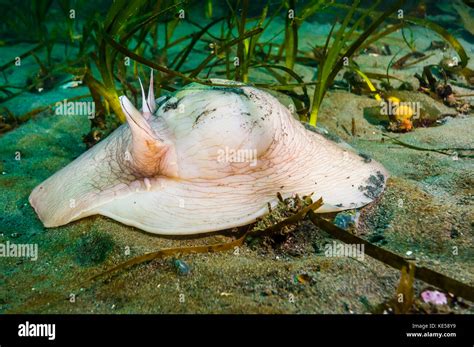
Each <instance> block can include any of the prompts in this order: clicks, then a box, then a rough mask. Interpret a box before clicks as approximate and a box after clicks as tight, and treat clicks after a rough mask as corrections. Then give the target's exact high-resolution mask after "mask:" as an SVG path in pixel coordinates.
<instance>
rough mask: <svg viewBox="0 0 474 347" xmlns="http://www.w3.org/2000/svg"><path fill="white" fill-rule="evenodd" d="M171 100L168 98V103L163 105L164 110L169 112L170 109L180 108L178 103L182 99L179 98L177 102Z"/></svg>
mask: <svg viewBox="0 0 474 347" xmlns="http://www.w3.org/2000/svg"><path fill="white" fill-rule="evenodd" d="M170 101H171V99H170V100H168V101H167V102H166V104H165V105H164V106H163V112H168V111H169V110H176V109H177V108H178V104H179V101H180V100H177V101H175V102H170Z"/></svg>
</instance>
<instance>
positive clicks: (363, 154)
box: [359, 152, 372, 164]
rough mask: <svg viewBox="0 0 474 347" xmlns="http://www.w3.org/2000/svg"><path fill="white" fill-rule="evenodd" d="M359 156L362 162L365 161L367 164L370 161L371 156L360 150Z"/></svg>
mask: <svg viewBox="0 0 474 347" xmlns="http://www.w3.org/2000/svg"><path fill="white" fill-rule="evenodd" d="M359 157H361V158H362V159H364V163H367V164H368V163H370V162H371V161H372V158H371V157H370V156H369V155H367V154H365V153H362V152H360V153H359Z"/></svg>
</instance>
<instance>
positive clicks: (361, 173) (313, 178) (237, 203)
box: [30, 80, 387, 234]
mask: <svg viewBox="0 0 474 347" xmlns="http://www.w3.org/2000/svg"><path fill="white" fill-rule="evenodd" d="M217 82H218V83H221V84H223V83H231V82H228V81H223V80H218V81H217ZM143 100H144V103H143V107H142V112H139V111H138V110H136V109H135V108H134V106H133V105H132V104H131V103H130V101H129V100H128V99H127V98H126V97H121V99H120V101H121V104H122V108H123V110H124V112H125V114H126V115H127V124H124V125H122V126H121V127H120V128H118V129H117V130H116V131H115V132H114V133H112V134H111V135H110V136H109V137H108V138H107V139H105V140H104V141H102V142H101V143H99V144H97V145H96V146H95V147H93V148H92V149H90V150H89V151H87V152H85V153H84V154H83V155H82V156H80V157H79V158H77V159H76V160H75V161H73V162H72V163H71V164H69V165H68V166H66V167H65V168H64V169H62V170H60V171H59V172H57V173H56V174H54V175H53V176H51V177H50V178H49V179H47V180H46V181H44V182H43V183H41V184H40V185H39V186H37V187H36V188H35V189H34V190H33V192H32V193H31V195H30V203H31V205H32V206H33V207H34V208H35V210H36V212H37V214H38V216H39V217H40V219H41V220H42V221H43V223H44V225H45V226H46V227H54V226H60V225H64V224H67V223H69V222H70V221H73V220H77V219H80V218H84V217H86V216H90V215H94V214H101V215H105V216H108V217H110V218H113V219H115V220H117V221H119V222H122V223H124V224H127V225H132V226H135V227H137V228H140V229H142V230H145V231H148V232H152V233H157V234H195V233H203V232H210V231H217V230H222V229H226V228H231V227H235V226H240V225H245V224H249V223H252V222H254V221H255V220H256V218H258V217H261V216H263V215H264V214H266V213H268V203H270V204H271V205H275V204H276V202H277V201H276V194H277V192H280V193H281V194H282V196H284V197H287V196H291V195H293V194H300V195H301V196H302V195H309V194H311V193H314V194H313V198H315V199H317V198H319V197H320V196H322V197H323V199H324V203H325V204H324V205H323V207H322V208H321V209H319V210H318V212H330V211H340V210H344V209H350V208H357V207H361V206H363V205H365V204H367V203H369V202H371V201H373V200H374V199H375V198H376V197H377V196H378V195H379V194H380V193H381V192H382V191H383V189H384V186H385V182H386V177H387V173H386V171H385V170H384V168H383V167H382V166H381V165H380V164H378V163H376V162H374V161H369V160H367V159H366V158H363V157H361V156H359V155H357V154H356V153H354V152H353V151H352V150H351V149H350V148H348V147H347V146H346V147H344V146H340V145H339V144H336V143H334V142H332V141H329V140H327V139H326V138H325V137H323V136H322V135H320V134H317V133H315V132H312V131H309V130H307V129H305V127H304V126H303V125H302V124H301V123H300V122H299V121H297V120H296V119H294V118H293V117H292V115H291V114H290V112H289V111H288V110H287V109H286V108H285V107H284V106H283V105H281V104H280V103H279V102H278V101H277V100H276V99H275V98H274V97H272V96H271V95H269V94H268V93H266V92H263V91H261V90H258V89H255V88H252V87H249V86H243V85H242V86H240V85H232V84H229V86H220V87H219V86H216V87H207V86H202V85H197V84H191V85H189V86H188V87H186V88H184V89H182V90H181V91H178V92H177V93H176V94H175V95H174V96H172V97H168V98H160V99H159V100H157V101H158V103H157V104H155V100H154V97H153V95H152V94H151V93H150V94H149V95H148V98H145V95H144V94H143ZM236 154H238V155H236Z"/></svg>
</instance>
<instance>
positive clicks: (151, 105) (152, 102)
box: [147, 69, 156, 114]
mask: <svg viewBox="0 0 474 347" xmlns="http://www.w3.org/2000/svg"><path fill="white" fill-rule="evenodd" d="M147 101H148V102H147V104H148V107H149V109H150V112H151V113H152V114H154V113H155V111H156V103H155V92H154V91H153V69H152V70H151V73H150V87H149V88H148V99H147Z"/></svg>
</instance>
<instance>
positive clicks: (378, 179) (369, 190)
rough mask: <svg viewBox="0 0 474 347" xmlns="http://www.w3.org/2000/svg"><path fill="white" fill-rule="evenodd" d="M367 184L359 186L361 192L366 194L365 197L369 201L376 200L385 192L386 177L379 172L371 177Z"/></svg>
mask: <svg viewBox="0 0 474 347" xmlns="http://www.w3.org/2000/svg"><path fill="white" fill-rule="evenodd" d="M366 182H367V185H366V186H362V185H361V186H359V190H360V191H361V192H364V195H365V196H366V197H368V198H369V199H375V198H376V197H377V196H379V195H380V193H382V191H383V185H384V183H385V177H384V175H383V174H382V173H381V172H380V171H377V172H376V174H375V175H370V177H369V178H368V179H367V181H366Z"/></svg>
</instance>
